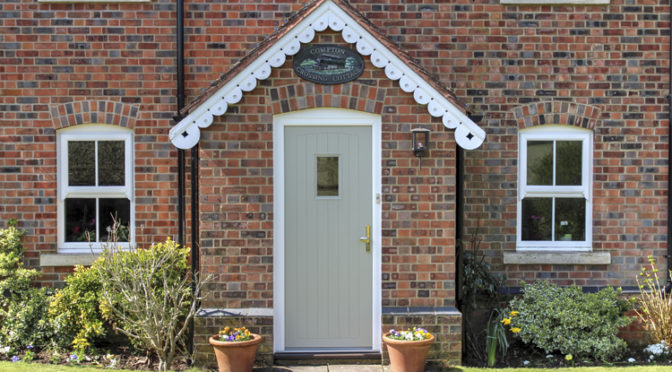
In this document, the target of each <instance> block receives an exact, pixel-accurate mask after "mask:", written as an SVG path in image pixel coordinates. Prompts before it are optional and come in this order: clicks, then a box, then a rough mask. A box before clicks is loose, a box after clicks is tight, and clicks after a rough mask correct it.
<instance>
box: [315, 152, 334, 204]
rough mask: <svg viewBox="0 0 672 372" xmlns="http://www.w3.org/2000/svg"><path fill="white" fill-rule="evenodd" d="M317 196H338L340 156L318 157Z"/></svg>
mask: <svg viewBox="0 0 672 372" xmlns="http://www.w3.org/2000/svg"><path fill="white" fill-rule="evenodd" d="M317 196H338V156H318V157H317Z"/></svg>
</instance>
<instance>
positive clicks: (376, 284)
mask: <svg viewBox="0 0 672 372" xmlns="http://www.w3.org/2000/svg"><path fill="white" fill-rule="evenodd" d="M288 126H312V127H316V126H317V127H319V126H332V127H333V126H368V127H370V128H371V134H372V143H371V149H372V164H371V169H372V172H371V173H372V174H371V177H372V179H371V181H372V182H371V185H372V190H371V193H372V194H371V196H372V197H371V200H372V203H371V204H372V205H371V209H372V216H373V223H372V227H371V255H372V265H373V268H372V275H373V278H372V284H373V285H372V288H371V298H372V305H373V306H372V314H371V324H372V329H371V344H372V348H371V349H370V350H361V349H356V350H347V349H339V350H338V351H360V352H361V351H374V352H378V351H381V328H382V305H381V304H382V302H381V285H382V283H381V265H382V255H381V245H380V240H381V223H380V222H381V205H380V193H381V171H382V170H381V127H382V126H381V117H380V115H376V114H370V113H366V112H360V111H354V110H347V109H338V108H317V109H309V110H300V111H294V112H289V113H285V114H279V115H275V116H274V117H273V149H274V151H273V165H274V166H273V169H274V171H273V177H274V178H273V180H274V181H273V190H274V191H273V200H274V203H273V204H274V206H273V214H274V223H273V226H274V227H273V236H274V239H273V304H274V305H273V318H274V319H273V351H274V352H288V351H289V352H299V351H300V350H287V347H286V345H285V335H286V332H285V315H286V314H285V307H286V304H285V272H284V271H285V247H284V244H285V222H284V216H285V201H284V198H285V190H284V188H285V169H284V164H285V148H284V144H285V137H284V135H285V127H288ZM345 326H346V327H347V325H345ZM312 351H320V350H319V349H313V350H312ZM324 351H327V352H328V351H333V350H324Z"/></svg>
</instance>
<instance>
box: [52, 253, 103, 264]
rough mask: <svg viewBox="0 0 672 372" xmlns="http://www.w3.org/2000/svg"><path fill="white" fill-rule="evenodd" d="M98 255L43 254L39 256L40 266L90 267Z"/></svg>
mask: <svg viewBox="0 0 672 372" xmlns="http://www.w3.org/2000/svg"><path fill="white" fill-rule="evenodd" d="M96 258H98V254H91V253H58V254H56V253H44V254H42V255H40V266H42V267H46V266H75V265H82V266H91V264H92V263H93V261H95V260H96Z"/></svg>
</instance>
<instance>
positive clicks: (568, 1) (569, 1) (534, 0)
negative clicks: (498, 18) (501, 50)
mask: <svg viewBox="0 0 672 372" xmlns="http://www.w3.org/2000/svg"><path fill="white" fill-rule="evenodd" d="M610 1H611V0H499V3H500V4H502V5H609V3H610Z"/></svg>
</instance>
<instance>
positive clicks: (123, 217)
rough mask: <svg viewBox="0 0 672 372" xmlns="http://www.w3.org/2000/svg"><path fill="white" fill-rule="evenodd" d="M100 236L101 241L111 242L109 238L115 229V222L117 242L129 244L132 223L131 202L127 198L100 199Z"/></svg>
mask: <svg viewBox="0 0 672 372" xmlns="http://www.w3.org/2000/svg"><path fill="white" fill-rule="evenodd" d="M98 205H99V207H100V214H99V221H100V235H101V241H103V242H107V241H111V238H110V236H109V234H110V232H111V231H112V229H113V228H114V226H115V225H114V220H116V221H117V223H118V225H117V242H128V239H129V231H128V227H129V223H130V221H131V201H130V200H128V199H126V198H118V199H102V198H101V199H100V200H99V201H98Z"/></svg>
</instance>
